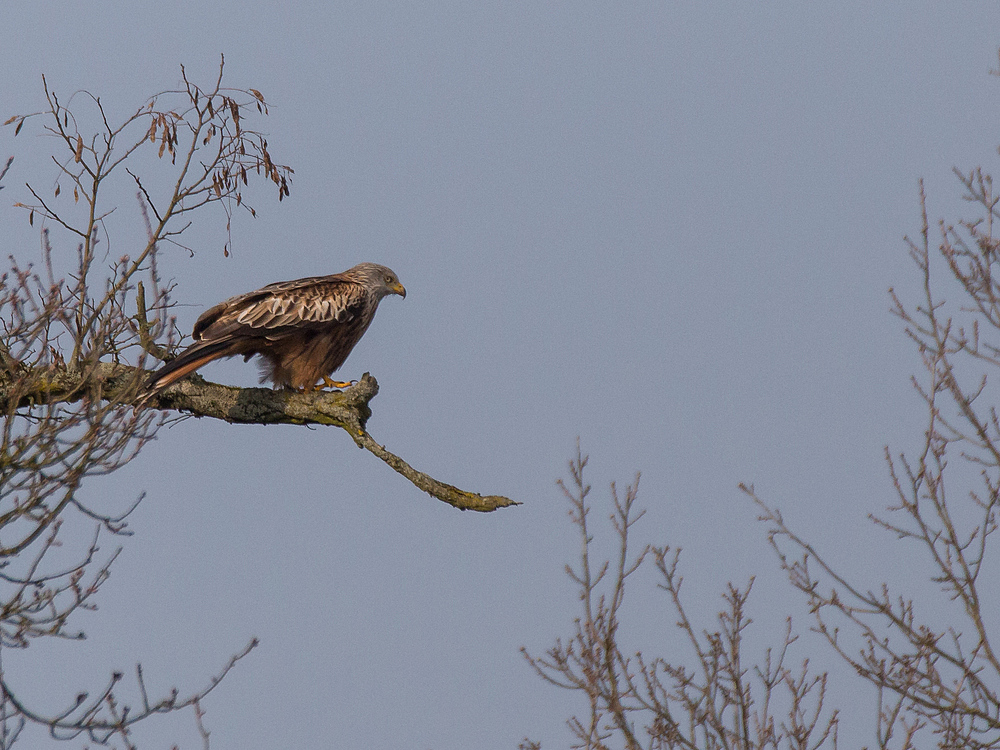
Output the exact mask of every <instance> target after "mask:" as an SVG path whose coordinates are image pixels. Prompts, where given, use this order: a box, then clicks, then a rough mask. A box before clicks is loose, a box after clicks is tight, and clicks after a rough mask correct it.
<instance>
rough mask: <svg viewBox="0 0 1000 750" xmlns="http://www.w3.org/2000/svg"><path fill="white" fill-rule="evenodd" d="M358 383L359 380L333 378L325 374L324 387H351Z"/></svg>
mask: <svg viewBox="0 0 1000 750" xmlns="http://www.w3.org/2000/svg"><path fill="white" fill-rule="evenodd" d="M357 383H358V381H357V380H331V379H330V378H329V377H327V376H326V375H324V376H323V388H350V387H351V386H352V385H357Z"/></svg>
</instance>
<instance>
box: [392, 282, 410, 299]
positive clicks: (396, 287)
mask: <svg viewBox="0 0 1000 750" xmlns="http://www.w3.org/2000/svg"><path fill="white" fill-rule="evenodd" d="M389 290H390V291H391V292H392V293H393V294H398V295H399V296H400V297H402V298H403V299H406V289H405V288H404V287H403V285H402V284H400V283H399V282H398V281H397V282H396V283H395V284H393V285H392V286H391V287H389Z"/></svg>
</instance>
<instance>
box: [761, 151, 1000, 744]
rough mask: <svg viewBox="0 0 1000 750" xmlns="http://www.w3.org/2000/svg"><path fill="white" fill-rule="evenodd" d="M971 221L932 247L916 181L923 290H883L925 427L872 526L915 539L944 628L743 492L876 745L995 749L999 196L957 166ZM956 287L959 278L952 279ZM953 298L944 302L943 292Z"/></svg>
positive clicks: (892, 464) (999, 663) (999, 708)
mask: <svg viewBox="0 0 1000 750" xmlns="http://www.w3.org/2000/svg"><path fill="white" fill-rule="evenodd" d="M956 174H957V175H958V177H959V179H960V180H961V182H962V185H963V187H964V189H965V196H964V197H965V198H966V199H967V200H968V201H970V202H972V203H973V204H975V205H976V206H977V207H978V208H979V211H980V215H979V216H978V217H976V218H975V219H973V220H971V221H968V220H965V221H960V222H958V223H957V224H946V223H944V222H940V223H939V227H938V235H939V240H938V243H937V247H936V248H932V244H931V242H932V241H931V230H930V224H929V222H928V218H927V205H926V198H925V195H924V189H923V184H922V183H921V186H920V208H921V216H922V228H921V232H920V238H919V239H918V240H911V239H909V238H907V245H908V248H909V253H910V258H911V259H912V261H913V263H914V265H915V266H916V268H917V270H918V272H919V274H920V278H921V282H922V283H921V290H922V296H921V298H920V299H919V300H918V301H917V302H916V304H913V305H908V304H906V303H904V302H903V300H902V299H901V298H900V297H899V296H898V295H897V294H896V292H895V291H893V290H890V294H891V295H892V302H893V313H894V314H895V315H896V316H898V317H899V318H900V319H901V320H902V321H903V323H904V325H905V328H906V335H907V336H908V337H909V338H910V340H911V341H913V343H914V344H915V345H916V347H917V349H918V351H919V353H920V357H921V360H922V362H923V365H924V370H925V372H924V374H923V377H922V378H914V379H913V387H914V389H915V390H916V392H917V394H918V395H919V397H920V399H921V401H922V402H923V404H924V407H925V409H926V414H927V426H926V428H925V431H924V435H923V441H922V445H921V447H920V449H919V451H918V452H917V453H916V454H915V455H911V456H907V455H905V454H900V455H898V456H893V455H892V454H891V453H890V451H889V449H888V448H887V449H886V462H887V463H888V466H889V471H890V474H891V477H892V482H893V486H894V488H895V494H896V501H895V502H894V503H893V504H891V505H890V506H889V507H888V509H887V515H885V516H874V515H873V516H871V520H872V522H873V523H875V524H876V525H878V526H879V527H880V528H882V529H885V530H886V531H888V532H890V533H892V534H894V535H895V536H896V538H897V539H899V540H902V541H905V542H908V543H911V544H915V545H917V547H918V549H919V550H920V551H921V552H922V553H923V554H924V556H925V558H926V559H927V560H928V561H929V563H930V565H931V570H932V573H931V581H932V582H933V584H935V585H936V586H938V587H939V588H940V590H941V591H942V592H943V593H944V594H945V595H946V601H947V603H948V607H947V612H946V618H945V619H946V622H947V624H946V625H943V626H942V625H934V624H932V619H931V613H930V612H929V611H928V610H931V609H933V608H932V607H931V606H930V602H928V601H926V600H924V601H921V600H920V599H915V598H914V594H913V593H912V592H910V593H905V594H904V593H897V592H894V591H892V590H890V587H889V586H888V585H883V586H882V587H881V588H880V589H879V590H878V591H872V590H870V589H867V588H865V587H864V586H862V585H859V584H857V583H855V582H853V581H851V580H849V579H848V577H847V576H846V575H844V574H843V573H841V572H840V571H838V570H837V569H835V568H834V567H833V566H832V565H831V564H830V563H828V562H827V561H826V560H825V559H824V558H823V556H822V555H821V554H820V553H819V551H818V550H817V549H816V548H815V547H814V545H812V544H810V543H809V542H807V541H806V540H804V539H802V538H801V537H800V536H798V535H797V534H796V533H795V532H793V531H792V530H791V529H790V528H789V527H788V525H787V524H786V523H785V521H784V519H783V518H782V516H781V513H780V512H779V511H777V510H776V509H773V508H771V507H769V506H768V505H767V504H765V503H764V502H763V501H762V500H761V499H760V498H759V497H758V496H757V494H756V493H755V492H754V489H753V487H750V486H744V487H743V488H742V489H743V490H744V491H745V492H746V493H747V494H748V495H750V496H751V497H752V498H753V499H754V500H755V501H756V502H757V504H758V505H759V506H760V508H761V509H762V511H763V514H762V519H763V520H764V521H765V522H766V523H767V524H768V525H769V526H770V531H769V537H768V538H769V540H770V542H771V545H772V546H773V547H774V549H775V551H776V552H777V553H778V557H779V560H780V561H781V566H782V568H783V569H784V570H785V571H786V572H787V573H788V576H789V580H790V581H791V584H792V586H794V587H795V588H796V589H797V590H799V591H800V592H802V593H803V594H804V595H805V596H806V598H807V600H808V603H809V607H810V610H811V611H812V612H814V613H815V618H816V622H815V629H816V630H817V631H818V632H819V633H821V634H822V635H823V636H824V637H825V638H826V640H827V642H828V643H829V644H830V645H831V646H832V647H833V649H834V650H835V652H836V653H837V654H839V656H840V657H841V658H842V659H843V660H844V661H845V662H846V663H847V664H849V665H850V666H851V667H852V668H853V669H854V671H855V672H856V673H857V674H858V675H859V676H860V677H861V678H862V679H864V680H865V681H867V682H868V683H870V684H871V685H872V686H873V687H874V689H875V692H876V694H877V696H878V716H877V720H878V730H877V743H878V747H880V748H897V747H898V748H912V747H917V746H924V745H926V744H927V743H928V742H931V741H932V742H934V743H935V744H936V745H937V746H938V747H941V748H954V747H962V748H996V747H1000V692H998V691H1000V658H998V656H1000V655H998V653H997V643H996V636H997V626H998V622H1000V621H998V617H997V612H998V605H997V597H996V577H997V573H998V572H1000V566H998V558H997V550H996V544H995V539H994V532H996V529H997V509H998V503H1000V420H998V416H997V409H996V406H995V403H996V402H995V398H996V391H995V389H993V388H991V387H990V385H989V382H988V376H989V374H990V373H991V371H992V370H994V369H995V368H996V367H997V366H1000V338H998V334H1000V285H998V282H997V278H996V277H994V275H993V270H994V267H995V266H996V265H997V263H998V260H1000V259H998V250H1000V241H998V240H997V239H996V237H995V236H994V231H993V222H994V219H996V218H998V217H1000V213H998V212H997V204H998V203H1000V196H997V195H996V194H995V193H994V191H993V182H992V180H991V178H990V177H989V176H988V175H986V174H984V173H983V172H982V171H981V170H980V169H976V170H973V171H972V172H971V173H969V174H963V173H961V172H959V171H957V170H956ZM956 282H957V283H956ZM945 288H947V289H948V290H949V291H951V292H954V293H955V294H957V295H958V296H959V299H960V300H961V301H960V302H959V303H957V304H956V303H951V302H946V301H945V299H944V296H943V295H944V292H943V289H945Z"/></svg>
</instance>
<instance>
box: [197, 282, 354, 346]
mask: <svg viewBox="0 0 1000 750" xmlns="http://www.w3.org/2000/svg"><path fill="white" fill-rule="evenodd" d="M338 276H339V274H337V275H334V276H313V277H310V278H306V279H297V280H295V281H281V282H278V283H276V284H269V285H268V286H266V287H264V288H263V289H258V290H257V291H256V292H250V293H248V294H241V295H240V296H238V297H232V298H230V299H227V300H226V301H225V302H221V303H219V304H218V305H216V306H215V307H213V308H211V309H210V310H207V311H205V313H204V314H203V315H202V316H201V317H200V318H198V322H197V323H195V326H194V332H193V335H194V338H195V339H196V340H203V341H210V340H215V339H219V338H226V337H231V336H239V335H243V336H246V335H250V336H265V337H268V338H270V337H273V336H280V335H281V334H283V333H288V332H291V331H301V330H303V329H310V328H320V327H324V326H326V325H328V324H330V323H333V322H341V323H346V322H348V321H350V320H353V319H354V318H355V317H356V316H358V315H359V314H360V313H361V311H362V309H363V307H364V304H365V295H366V292H365V288H364V287H363V286H361V285H360V284H357V283H354V282H352V281H347V280H344V279H341V278H338Z"/></svg>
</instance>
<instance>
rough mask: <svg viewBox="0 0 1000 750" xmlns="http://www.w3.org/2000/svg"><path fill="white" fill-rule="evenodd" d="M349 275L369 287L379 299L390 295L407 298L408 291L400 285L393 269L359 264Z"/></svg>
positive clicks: (370, 264) (372, 264)
mask: <svg viewBox="0 0 1000 750" xmlns="http://www.w3.org/2000/svg"><path fill="white" fill-rule="evenodd" d="M347 273H349V274H350V275H351V276H354V277H355V278H357V279H358V281H360V282H362V283H363V284H364V285H365V286H367V287H368V288H369V289H370V290H371V291H372V292H373V293H374V294H376V295H377V296H378V298H379V299H381V298H382V297H386V296H388V295H390V294H398V295H399V296H400V297H403V298H404V299H405V298H406V289H405V288H404V287H403V285H402V284H400V283H399V277H398V276H396V274H395V272H394V271H393V270H392V269H391V268H386V267H385V266H380V265H379V264H378V263H359V264H358V265H356V266H354V268H352V269H351V270H350V271H348V272H347Z"/></svg>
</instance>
